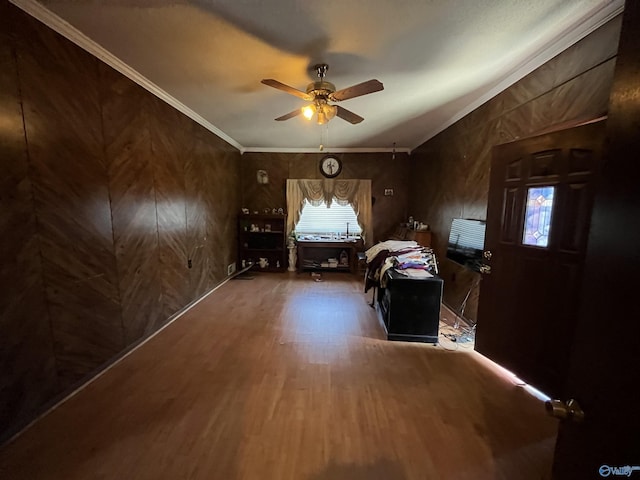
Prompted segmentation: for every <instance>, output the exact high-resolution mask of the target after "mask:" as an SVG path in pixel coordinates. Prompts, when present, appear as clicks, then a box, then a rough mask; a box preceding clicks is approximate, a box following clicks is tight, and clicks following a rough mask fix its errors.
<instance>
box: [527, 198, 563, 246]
mask: <svg viewBox="0 0 640 480" xmlns="http://www.w3.org/2000/svg"><path fill="white" fill-rule="evenodd" d="M555 190H556V187H530V188H529V190H528V191H527V209H526V212H525V217H524V232H523V234H522V243H523V244H524V245H532V246H534V247H547V246H548V245H549V233H550V230H551V215H552V213H553V196H554V193H555Z"/></svg>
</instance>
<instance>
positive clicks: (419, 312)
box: [376, 269, 443, 343]
mask: <svg viewBox="0 0 640 480" xmlns="http://www.w3.org/2000/svg"><path fill="white" fill-rule="evenodd" d="M385 276H386V280H387V286H386V288H380V289H379V290H378V294H377V301H376V311H377V312H378V318H379V319H380V322H381V323H382V325H383V326H384V328H385V329H386V331H387V339H389V340H403V341H407V342H426V343H438V331H439V328H438V327H439V324H440V303H441V302H442V288H443V280H442V278H440V277H437V276H435V277H432V278H421V279H416V278H410V277H407V276H404V275H402V274H400V273H398V272H396V271H395V270H394V269H390V270H387V271H386V272H385Z"/></svg>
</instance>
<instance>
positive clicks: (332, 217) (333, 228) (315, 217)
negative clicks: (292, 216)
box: [296, 200, 362, 235]
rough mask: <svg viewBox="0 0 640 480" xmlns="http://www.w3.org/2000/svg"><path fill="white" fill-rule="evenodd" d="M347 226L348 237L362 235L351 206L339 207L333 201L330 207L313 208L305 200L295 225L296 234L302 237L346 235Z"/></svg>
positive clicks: (323, 205)
mask: <svg viewBox="0 0 640 480" xmlns="http://www.w3.org/2000/svg"><path fill="white" fill-rule="evenodd" d="M347 224H348V225H349V227H348V228H349V235H360V234H361V233H362V229H361V228H360V225H358V219H357V217H356V213H355V212H354V211H353V207H352V206H351V205H345V206H341V205H338V204H337V203H336V201H335V200H333V201H332V202H331V207H327V206H326V205H325V204H324V203H323V204H321V205H319V206H317V207H314V206H313V205H311V204H310V203H309V202H308V201H307V200H305V201H304V205H303V207H302V213H301V214H300V220H299V221H298V224H297V225H296V233H297V234H304V235H326V234H331V233H339V234H341V235H346V233H347Z"/></svg>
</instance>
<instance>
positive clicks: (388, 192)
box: [384, 188, 393, 197]
mask: <svg viewBox="0 0 640 480" xmlns="http://www.w3.org/2000/svg"><path fill="white" fill-rule="evenodd" d="M384 196H385V197H393V188H385V189H384Z"/></svg>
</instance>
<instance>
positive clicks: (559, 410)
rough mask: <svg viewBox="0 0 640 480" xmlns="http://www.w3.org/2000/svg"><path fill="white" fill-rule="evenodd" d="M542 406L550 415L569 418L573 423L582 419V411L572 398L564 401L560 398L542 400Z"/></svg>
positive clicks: (563, 418)
mask: <svg viewBox="0 0 640 480" xmlns="http://www.w3.org/2000/svg"><path fill="white" fill-rule="evenodd" d="M544 408H545V410H546V411H547V413H548V414H549V415H550V416H552V417H555V418H559V419H560V420H571V421H572V422H575V423H580V422H582V421H583V420H584V411H583V410H582V408H580V405H579V404H578V402H577V401H576V400H574V399H573V398H572V399H571V400H569V401H568V402H566V403H565V402H563V401H562V400H547V401H546V402H544Z"/></svg>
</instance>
